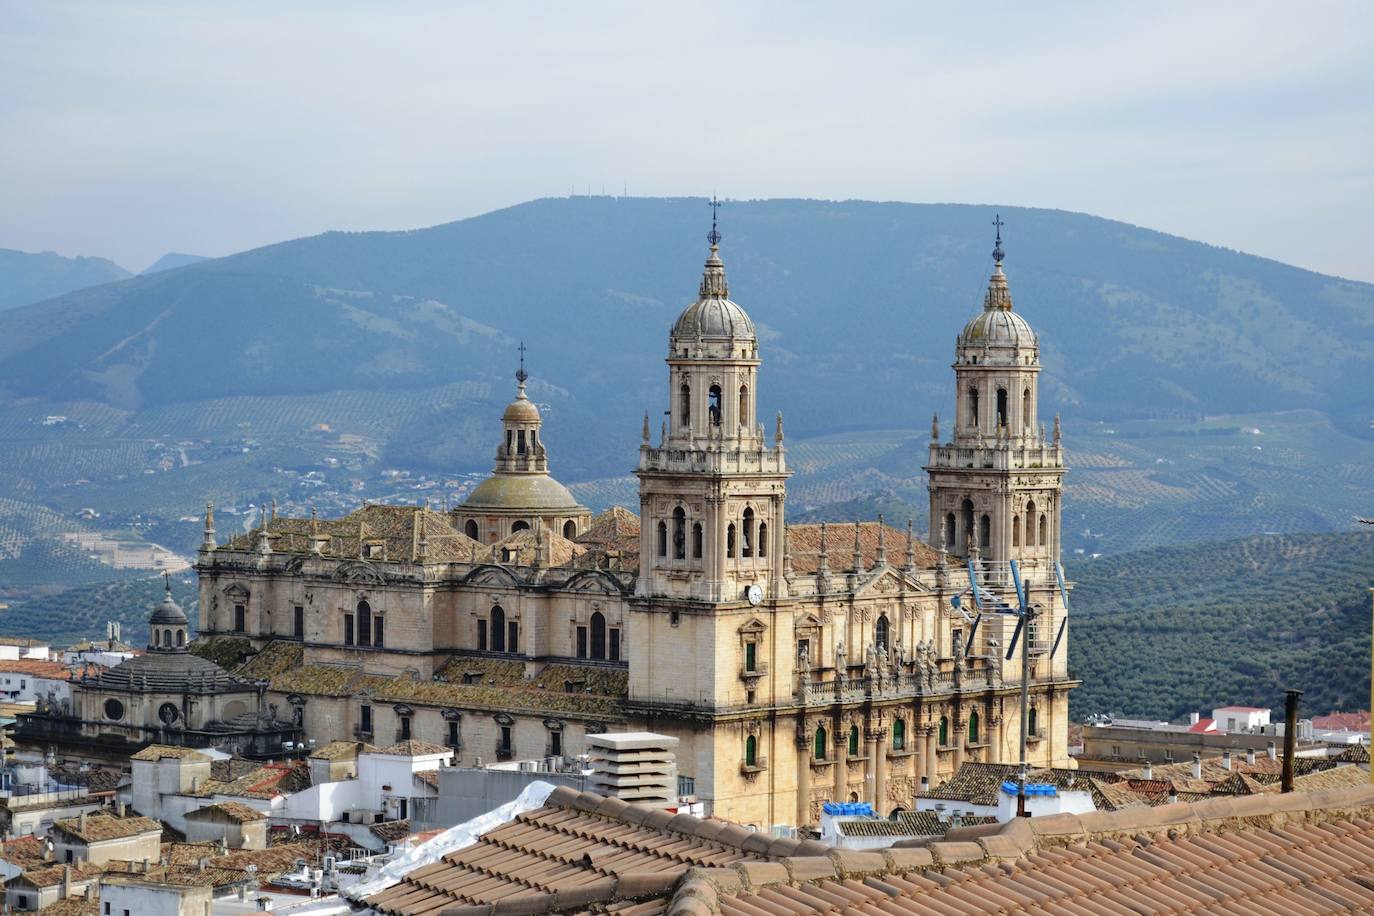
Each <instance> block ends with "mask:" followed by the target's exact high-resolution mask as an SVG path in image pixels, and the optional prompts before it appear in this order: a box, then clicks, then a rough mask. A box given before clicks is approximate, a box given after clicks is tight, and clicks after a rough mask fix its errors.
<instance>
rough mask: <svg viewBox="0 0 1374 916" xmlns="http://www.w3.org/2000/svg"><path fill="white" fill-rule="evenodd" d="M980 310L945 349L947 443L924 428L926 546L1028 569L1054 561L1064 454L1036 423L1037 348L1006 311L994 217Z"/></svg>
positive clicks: (1007, 294)
mask: <svg viewBox="0 0 1374 916" xmlns="http://www.w3.org/2000/svg"><path fill="white" fill-rule="evenodd" d="M994 225H995V226H996V227H997V240H996V246H995V247H994V248H993V252H992V258H993V270H992V277H991V278H990V279H989V281H988V289H987V292H986V294H984V297H983V310H982V311H981V312H980V313H979V314H978V315H976V316H974V318H973V319H972V320H971V321H969V323H968V324H966V325H965V326H964V330H963V332H962V333H961V334H960V335H959V338H958V340H957V342H956V344H955V358H954V366H953V368H954V380H955V392H956V394H955V416H954V424H953V425H954V436H953V438H952V439H951V440H950V441H949V442H944V443H942V442H941V441H940V430H939V420H938V417H937V418H936V420H935V422H934V423H932V428H931V440H932V441H931V444H930V461H929V464H928V465H927V466H926V472H927V473H928V474H929V475H930V540H931V543H932V544H935V545H937V546H943V547H944V548H945V549H946V550H948V551H949V552H950V553H951V554H953V555H955V556H960V557H966V556H968V555H969V554H970V552H974V551H976V554H977V556H979V557H980V558H981V559H983V560H990V561H993V562H995V563H1005V562H1006V561H1008V560H1013V559H1014V560H1017V561H1018V562H1020V563H1021V564H1022V565H1025V566H1027V567H1030V568H1034V567H1037V566H1045V567H1048V566H1049V565H1051V564H1053V563H1054V562H1055V561H1056V560H1058V559H1059V549H1060V530H1059V526H1060V512H1061V487H1062V480H1063V476H1064V452H1063V447H1062V444H1061V441H1060V434H1059V420H1058V418H1056V419H1055V422H1054V434H1053V438H1052V439H1047V437H1046V435H1045V428H1044V425H1043V424H1041V423H1040V422H1039V419H1038V417H1039V392H1038V381H1039V376H1040V342H1039V339H1038V338H1037V337H1036V334H1035V332H1034V331H1033V330H1031V327H1030V325H1029V324H1027V323H1026V320H1025V319H1024V318H1022V317H1021V316H1020V315H1019V314H1017V313H1016V312H1015V311H1013V309H1012V301H1011V289H1010V287H1009V286H1008V284H1007V277H1006V274H1004V273H1003V271H1002V261H1003V259H1004V258H1005V253H1004V252H1003V250H1002V220H1001V217H1000V216H999V217H998V218H997V219H996V220H994Z"/></svg>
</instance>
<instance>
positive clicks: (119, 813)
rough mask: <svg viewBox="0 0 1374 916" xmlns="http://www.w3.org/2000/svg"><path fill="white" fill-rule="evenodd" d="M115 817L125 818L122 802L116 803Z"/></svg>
mask: <svg viewBox="0 0 1374 916" xmlns="http://www.w3.org/2000/svg"><path fill="white" fill-rule="evenodd" d="M115 815H116V816H117V817H123V816H124V803H123V802H122V801H117V802H115Z"/></svg>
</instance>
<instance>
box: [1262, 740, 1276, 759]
mask: <svg viewBox="0 0 1374 916" xmlns="http://www.w3.org/2000/svg"><path fill="white" fill-rule="evenodd" d="M1264 752H1265V753H1266V754H1268V755H1269V759H1270V760H1273V759H1275V758H1276V757H1278V756H1279V752H1278V749H1277V748H1275V747H1274V742H1272V741H1270V742H1269V745H1268V746H1267V747H1266V748H1265V749H1264Z"/></svg>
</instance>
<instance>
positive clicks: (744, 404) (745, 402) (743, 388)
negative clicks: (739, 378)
mask: <svg viewBox="0 0 1374 916" xmlns="http://www.w3.org/2000/svg"><path fill="white" fill-rule="evenodd" d="M739 425H740V426H748V425H749V386H748V385H740V386H739Z"/></svg>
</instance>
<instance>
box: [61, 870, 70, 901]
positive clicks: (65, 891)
mask: <svg viewBox="0 0 1374 916" xmlns="http://www.w3.org/2000/svg"><path fill="white" fill-rule="evenodd" d="M71 895H72V867H71V866H70V865H63V866H62V897H61V899H63V900H66V899H67V898H68V897H70V896H71Z"/></svg>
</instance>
